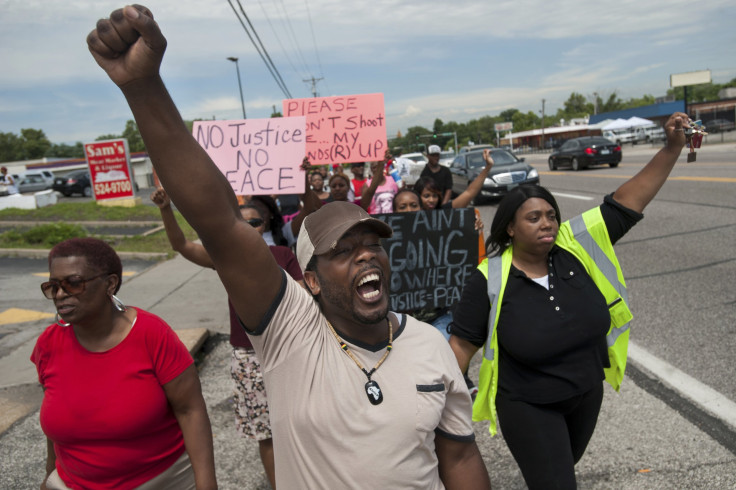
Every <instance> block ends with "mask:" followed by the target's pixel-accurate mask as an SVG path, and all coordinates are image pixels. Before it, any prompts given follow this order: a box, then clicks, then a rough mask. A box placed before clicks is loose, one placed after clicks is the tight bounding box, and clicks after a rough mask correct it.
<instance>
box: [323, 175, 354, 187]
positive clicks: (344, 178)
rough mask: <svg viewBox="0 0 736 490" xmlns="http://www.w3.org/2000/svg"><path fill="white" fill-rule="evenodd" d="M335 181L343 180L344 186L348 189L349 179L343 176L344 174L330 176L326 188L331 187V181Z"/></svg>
mask: <svg viewBox="0 0 736 490" xmlns="http://www.w3.org/2000/svg"><path fill="white" fill-rule="evenodd" d="M335 179H342V180H344V181H345V184H346V185H347V186H348V187H350V179H348V177H347V175H344V174H332V176H330V180H328V181H327V185H328V186H331V185H332V181H333V180H335Z"/></svg>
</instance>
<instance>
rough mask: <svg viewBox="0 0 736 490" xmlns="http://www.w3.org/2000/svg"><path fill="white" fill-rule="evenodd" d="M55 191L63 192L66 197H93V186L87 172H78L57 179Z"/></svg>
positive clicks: (55, 180)
mask: <svg viewBox="0 0 736 490" xmlns="http://www.w3.org/2000/svg"><path fill="white" fill-rule="evenodd" d="M53 189H54V190H55V191H58V192H61V193H62V194H64V195H65V196H66V197H69V196H71V195H72V194H81V195H83V196H85V197H92V184H91V183H90V178H89V172H88V171H87V170H76V171H74V172H71V173H68V174H66V175H63V176H61V177H56V178H55V179H54V186H53Z"/></svg>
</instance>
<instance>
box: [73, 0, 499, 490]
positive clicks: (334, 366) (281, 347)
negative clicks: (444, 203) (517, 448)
mask: <svg viewBox="0 0 736 490" xmlns="http://www.w3.org/2000/svg"><path fill="white" fill-rule="evenodd" d="M87 42H88V46H89V49H90V51H91V52H92V55H93V56H94V58H95V60H96V61H97V63H98V64H99V65H100V66H101V67H102V68H103V69H104V70H105V71H106V72H107V74H108V75H109V76H110V78H111V79H112V80H113V81H114V82H115V83H116V84H117V85H118V86H119V87H120V89H121V90H122V92H123V94H124V95H125V97H126V99H127V101H128V104H129V105H130V107H131V109H132V111H133V115H134V116H135V119H136V122H137V123H138V127H139V129H140V131H141V135H142V136H143V139H144V141H145V143H146V148H147V149H148V151H149V155H150V156H151V160H152V162H153V165H154V167H155V169H156V172H157V174H158V176H159V178H160V179H161V182H162V183H163V185H164V187H165V188H166V189H167V192H168V193H169V195H170V197H171V199H172V201H174V202H175V203H176V206H177V208H178V209H179V210H180V211H181V212H182V214H183V215H184V216H185V218H186V219H187V221H188V222H189V223H190V224H191V225H192V226H193V227H194V228H195V230H196V231H197V233H198V234H199V237H200V238H201V239H202V243H203V244H204V246H205V247H206V249H207V252H208V254H209V255H210V258H211V259H212V261H213V262H214V264H215V268H216V270H217V272H218V274H219V276H220V279H221V280H222V282H223V284H224V285H225V288H226V289H227V292H228V295H229V297H230V299H231V302H232V304H233V306H234V307H235V310H236V311H237V313H238V315H239V317H240V320H241V322H242V324H243V325H244V327H245V329H246V330H247V331H248V333H249V335H250V338H251V341H252V343H253V345H254V347H255V349H256V353H257V354H258V356H259V358H260V361H261V367H262V372H263V374H264V378H265V381H266V388H267V391H268V398H269V405H270V408H271V414H270V415H271V426H272V431H273V439H274V453H275V466H276V486H277V487H278V488H409V487H412V488H423V489H442V488H445V487H448V488H463V489H466V488H468V489H475V488H490V482H489V478H488V473H487V471H486V468H485V465H484V463H483V460H482V458H481V455H480V452H479V451H478V447H477V445H476V444H475V439H474V434H473V428H472V425H471V422H470V396H469V395H468V392H467V389H466V388H465V382H464V380H463V376H462V374H461V373H460V370H459V368H458V366H457V362H456V361H455V358H454V355H453V353H452V350H451V349H450V348H449V346H448V344H447V342H446V341H445V340H444V338H443V337H442V335H441V334H440V333H439V332H437V331H436V330H435V329H434V328H431V327H429V326H427V325H425V324H422V323H419V322H418V321H417V320H415V319H413V318H411V317H409V316H405V315H400V314H396V313H392V312H389V311H388V305H389V286H388V285H389V274H390V270H389V265H388V257H387V255H386V252H385V250H384V249H383V247H382V246H381V242H380V239H381V237H388V236H390V235H391V228H390V227H389V226H388V225H386V224H385V223H384V222H382V221H379V220H376V219H373V218H371V217H370V216H369V215H368V214H367V213H366V212H365V211H364V210H363V209H362V208H361V207H359V206H355V205H354V204H351V203H347V202H334V203H330V204H327V205H325V206H323V207H322V209H320V210H319V211H317V212H315V213H313V214H312V215H310V216H309V217H308V218H307V219H306V220H305V222H304V223H303V224H302V229H301V232H300V234H299V238H298V244H297V247H298V250H297V252H298V253H297V256H298V260H299V265H300V267H301V268H302V269H303V270H304V279H305V282H306V285H307V287H308V288H309V292H307V291H306V290H304V289H303V288H302V287H300V286H299V284H298V283H296V282H295V281H294V280H292V279H291V278H290V277H289V276H287V275H286V274H285V273H284V271H283V270H281V269H280V268H279V267H278V266H277V264H276V262H275V260H274V258H273V255H272V254H271V253H270V251H269V249H268V247H267V246H266V244H265V243H264V242H263V240H262V238H261V237H260V235H259V234H258V232H257V231H256V230H255V229H254V228H253V227H251V226H250V225H248V224H247V223H246V222H245V221H244V220H243V219H242V217H241V215H240V212H239V210H238V204H237V200H236V199H235V195H234V193H233V191H232V189H231V186H230V183H229V182H228V181H227V179H226V178H225V177H224V176H223V174H222V173H221V172H220V171H219V170H218V169H217V167H216V166H215V165H214V163H212V161H211V160H210V158H209V157H208V155H207V153H206V152H205V151H204V150H203V149H202V148H201V147H200V146H199V145H198V144H197V142H196V141H195V140H194V139H193V138H192V135H191V134H190V133H189V131H188V130H187V127H186V126H185V124H184V122H183V121H182V119H181V116H180V115H179V113H178V111H177V110H176V107H175V106H174V103H173V101H172V100H171V98H170V96H169V94H168V92H167V90H166V88H165V87H164V84H163V81H162V80H161V78H160V75H159V66H160V63H161V59H162V57H163V53H164V50H165V47H166V40H165V39H164V37H163V35H162V34H161V31H160V30H159V28H158V25H157V24H156V23H155V22H154V21H153V18H152V15H151V13H150V11H149V10H148V9H146V8H145V7H141V6H134V7H131V6H128V7H125V8H124V9H120V10H116V11H115V12H113V13H112V14H111V15H110V18H109V19H103V20H101V21H99V22H98V23H97V28H96V29H95V30H94V31H92V32H91V33H90V35H89V36H88V38H87ZM202 189H207V190H208V192H201V190H202ZM244 252H245V253H244ZM310 293H311V294H310Z"/></svg>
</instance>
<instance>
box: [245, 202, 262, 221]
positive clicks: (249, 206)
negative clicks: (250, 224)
mask: <svg viewBox="0 0 736 490" xmlns="http://www.w3.org/2000/svg"><path fill="white" fill-rule="evenodd" d="M238 209H240V210H241V211H242V210H244V209H252V210H253V211H255V212H256V213H258V216H260V217H261V219H262V220H264V221H265V220H266V219H265V218H264V217H263V209H261V208H259V207H258V206H256V205H255V204H251V203H246V204H241V205H240V206H238Z"/></svg>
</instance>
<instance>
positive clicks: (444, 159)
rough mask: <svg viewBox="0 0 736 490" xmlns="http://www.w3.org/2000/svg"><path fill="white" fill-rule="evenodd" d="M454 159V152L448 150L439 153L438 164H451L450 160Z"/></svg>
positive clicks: (446, 165)
mask: <svg viewBox="0 0 736 490" xmlns="http://www.w3.org/2000/svg"><path fill="white" fill-rule="evenodd" d="M454 159H455V152H454V151H451V150H448V151H443V152H441V153H440V165H444V166H445V167H449V166H450V165H452V161H453V160H454Z"/></svg>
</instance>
